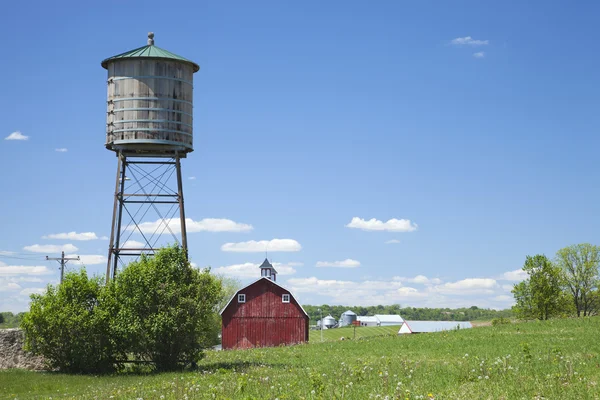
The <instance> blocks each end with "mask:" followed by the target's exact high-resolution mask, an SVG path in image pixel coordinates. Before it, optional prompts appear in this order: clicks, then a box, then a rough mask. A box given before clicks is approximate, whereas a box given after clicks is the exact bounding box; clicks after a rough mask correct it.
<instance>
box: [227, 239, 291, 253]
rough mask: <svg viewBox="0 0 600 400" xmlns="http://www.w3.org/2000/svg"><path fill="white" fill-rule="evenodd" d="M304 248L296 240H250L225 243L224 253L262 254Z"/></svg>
mask: <svg viewBox="0 0 600 400" xmlns="http://www.w3.org/2000/svg"><path fill="white" fill-rule="evenodd" d="M301 249H302V246H301V245H300V243H298V242H297V241H295V240H294V239H272V240H260V241H256V240H250V241H247V242H239V243H225V244H224V245H222V246H221V250H222V251H228V252H235V253H262V252H264V251H268V252H279V251H300V250H301Z"/></svg>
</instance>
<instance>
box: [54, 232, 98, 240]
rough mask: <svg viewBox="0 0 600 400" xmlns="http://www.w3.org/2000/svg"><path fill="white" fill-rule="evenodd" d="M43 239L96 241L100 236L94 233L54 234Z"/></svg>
mask: <svg viewBox="0 0 600 400" xmlns="http://www.w3.org/2000/svg"><path fill="white" fill-rule="evenodd" d="M42 239H64V240H96V239H98V236H97V235H96V233H94V232H80V233H77V232H66V233H52V234H50V235H44V236H42Z"/></svg>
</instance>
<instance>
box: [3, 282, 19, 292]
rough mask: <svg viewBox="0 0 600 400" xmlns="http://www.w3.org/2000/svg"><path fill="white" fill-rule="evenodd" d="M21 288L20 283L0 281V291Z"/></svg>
mask: <svg viewBox="0 0 600 400" xmlns="http://www.w3.org/2000/svg"><path fill="white" fill-rule="evenodd" d="M19 289H21V285H19V284H18V283H14V282H7V283H4V282H0V292H11V291H13V290H19Z"/></svg>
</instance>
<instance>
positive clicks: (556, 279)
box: [512, 254, 563, 319]
mask: <svg viewBox="0 0 600 400" xmlns="http://www.w3.org/2000/svg"><path fill="white" fill-rule="evenodd" d="M523 271H525V272H527V274H528V275H529V278H528V279H527V280H525V281H523V282H520V283H519V284H517V285H515V286H514V289H513V291H512V292H513V294H514V296H515V301H516V305H515V306H514V310H515V313H516V314H517V316H518V317H519V318H524V319H528V318H536V319H548V318H550V317H552V316H556V315H558V314H559V313H560V312H561V309H562V305H563V303H562V301H561V300H562V275H561V269H560V268H559V267H556V266H555V265H553V264H552V262H551V261H550V260H548V258H547V257H546V256H544V255H541V254H538V255H536V256H533V257H531V256H527V258H526V260H525V265H524V266H523Z"/></svg>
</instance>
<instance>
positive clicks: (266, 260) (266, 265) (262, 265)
mask: <svg viewBox="0 0 600 400" xmlns="http://www.w3.org/2000/svg"><path fill="white" fill-rule="evenodd" d="M259 268H270V269H272V270H273V271H275V273H277V271H276V270H275V268H274V267H273V264H271V263H270V262H269V260H268V259H267V258H265V261H263V263H262V264H260V267H259Z"/></svg>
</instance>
